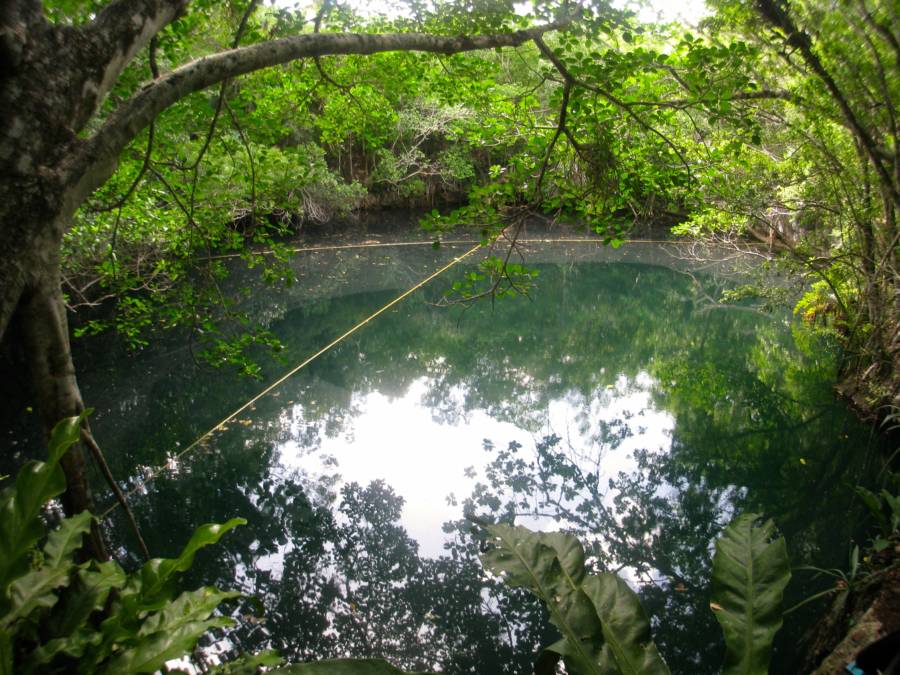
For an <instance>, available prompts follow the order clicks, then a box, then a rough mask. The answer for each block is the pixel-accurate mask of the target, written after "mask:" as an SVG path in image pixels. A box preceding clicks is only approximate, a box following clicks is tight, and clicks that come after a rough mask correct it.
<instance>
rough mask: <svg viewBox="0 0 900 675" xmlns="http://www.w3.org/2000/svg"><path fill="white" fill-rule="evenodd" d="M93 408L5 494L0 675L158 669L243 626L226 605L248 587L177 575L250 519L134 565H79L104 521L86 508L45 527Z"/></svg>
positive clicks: (240, 668)
mask: <svg viewBox="0 0 900 675" xmlns="http://www.w3.org/2000/svg"><path fill="white" fill-rule="evenodd" d="M86 415H87V413H84V414H82V415H81V416H79V417H70V418H66V419H64V420H62V421H61V422H59V424H57V425H56V427H55V428H54V429H53V433H52V437H51V439H50V442H49V457H48V459H47V461H46V462H39V461H32V462H29V463H28V464H26V465H25V466H24V467H23V468H22V469H21V471H20V472H19V474H18V477H17V479H16V482H15V484H14V485H11V486H8V487H7V488H5V489H4V490H3V492H2V493H0V675H12V673H24V674H28V673H149V672H155V671H157V670H159V669H161V668H164V667H165V665H166V663H167V662H168V661H171V660H173V659H178V658H181V657H184V656H185V655H187V654H190V653H191V652H192V651H193V650H194V648H195V647H196V645H197V641H198V640H199V639H200V637H201V636H203V635H204V634H205V633H207V632H208V631H209V630H210V629H214V628H223V627H226V626H230V625H233V624H234V620H233V619H231V618H229V617H227V616H224V615H222V614H220V613H218V612H217V609H218V608H219V606H220V605H221V604H222V603H223V602H225V601H227V600H231V599H234V598H238V597H240V596H241V593H238V592H235V591H221V590H219V589H217V588H215V587H212V586H206V587H202V588H198V589H196V590H192V591H183V592H178V588H177V577H178V575H179V574H181V573H183V572H185V571H187V570H188V569H189V568H190V567H191V564H192V563H193V560H194V556H195V554H196V553H197V551H198V550H199V549H201V548H203V547H204V546H208V545H210V544H215V543H216V542H217V541H219V539H220V538H221V537H222V536H223V535H224V534H225V533H227V532H228V531H229V530H231V529H233V528H235V527H237V526H238V525H242V524H244V523H246V521H245V520H244V519H243V518H233V519H231V520H229V521H228V522H226V523H222V524H213V523H211V524H207V525H201V526H200V527H198V528H197V530H196V531H195V532H194V534H193V536H192V537H191V539H190V540H189V541H188V543H187V545H186V546H185V547H184V549H183V550H182V551H181V553H180V554H179V555H178V556H177V557H176V558H170V559H164V558H154V559H152V560H149V561H147V562H146V563H145V564H144V565H142V566H141V567H140V568H138V569H137V570H135V571H133V572H126V571H125V570H124V569H123V568H122V567H121V566H120V565H119V564H118V563H117V562H115V561H114V560H107V561H103V562H100V561H97V560H89V561H87V562H81V563H79V562H77V559H78V558H77V556H78V554H79V551H80V549H81V545H82V539H83V537H84V535H86V534H87V533H88V532H89V530H90V528H91V526H92V524H93V522H94V520H95V519H94V516H92V515H91V514H90V513H89V512H87V511H82V512H81V513H79V514H77V515H75V516H73V517H70V518H64V519H63V520H62V521H61V523H60V525H59V527H57V528H56V529H54V530H52V531H50V532H49V534H47V533H46V532H45V529H46V528H45V526H44V523H43V520H42V515H43V511H44V510H45V508H46V507H47V505H48V502H49V501H50V500H52V499H54V498H55V497H57V496H59V495H60V494H62V492H63V491H64V490H65V487H66V481H65V476H64V475H63V471H62V469H61V468H60V466H59V463H60V460H61V459H62V457H63V455H64V454H65V453H66V451H67V450H68V449H69V448H70V447H71V446H72V444H73V443H75V442H76V441H77V440H78V438H79V432H80V429H81V424H82V422H83V420H84V418H85V417H86ZM45 534H46V538H45ZM42 539H45V540H44V542H43V544H42V545H40V546H38V544H39V542H40V541H41V540H42ZM280 663H281V658H280V657H279V656H278V655H277V653H275V652H264V653H262V654H257V655H247V656H244V657H241V658H239V659H237V660H235V661H231V662H229V663H227V664H223V665H222V666H220V667H218V668H216V669H215V670H214V672H220V673H253V672H256V670H257V667H258V666H277V665H279V664H280ZM276 672H286V673H296V674H297V675H307V674H309V675H315V674H317V673H338V674H345V675H396V674H399V673H401V671H400V670H398V669H396V668H394V667H393V666H391V665H390V664H388V663H387V662H385V661H381V660H372V661H363V660H354V659H346V660H335V661H323V662H321V663H314V664H297V665H293V666H289V667H286V668H284V669H280V670H278V671H276Z"/></svg>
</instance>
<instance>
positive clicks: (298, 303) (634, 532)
mask: <svg viewBox="0 0 900 675" xmlns="http://www.w3.org/2000/svg"><path fill="white" fill-rule="evenodd" d="M463 250H465V249H463V248H457V249H445V250H442V251H437V252H432V251H430V250H427V251H426V249H422V248H416V249H412V248H410V249H400V248H396V249H393V248H392V249H377V250H372V251H360V252H352V251H351V252H342V253H328V254H324V253H323V254H316V255H308V256H305V257H301V258H299V259H298V261H297V265H298V266H299V267H298V269H299V270H300V272H301V281H300V283H299V284H298V285H297V286H295V287H294V288H292V289H291V290H289V291H286V292H275V291H272V290H268V289H262V288H261V289H259V290H258V291H257V292H255V294H254V296H253V298H252V300H251V304H252V310H253V311H254V312H255V313H256V314H257V316H259V317H261V318H262V320H264V321H265V322H266V323H268V325H269V327H270V328H271V329H272V330H273V331H274V332H275V333H276V334H277V335H278V336H279V337H280V338H281V339H282V340H283V341H284V342H285V343H286V345H287V347H288V349H287V354H286V356H287V365H275V366H271V367H268V368H267V370H266V377H265V381H264V383H265V382H267V381H269V380H271V379H274V377H275V376H276V375H277V374H279V373H280V372H282V371H284V370H287V368H288V367H289V366H292V365H294V364H295V363H297V362H299V361H301V360H302V359H303V358H305V357H306V356H307V355H309V354H311V353H312V352H314V351H316V350H317V349H318V348H319V347H321V346H322V345H324V344H326V343H327V342H328V341H330V340H331V339H333V338H334V337H335V336H337V335H339V334H341V333H342V332H343V331H344V330H346V329H347V328H349V327H350V326H352V325H353V324H355V323H356V322H357V321H359V320H360V319H362V318H364V317H365V316H367V315H368V314H370V313H371V312H373V311H374V310H375V309H377V308H379V307H381V306H382V305H384V304H385V303H386V302H388V301H389V300H390V299H392V298H393V297H394V296H395V295H397V293H398V292H399V291H402V290H405V289H406V288H407V287H409V286H410V285H412V283H414V282H415V281H416V280H418V279H419V278H421V277H423V276H425V274H426V273H427V272H429V271H431V270H433V269H435V268H437V267H438V266H439V264H441V263H442V262H443V261H446V260H448V259H449V258H450V257H452V255H454V254H458V253H459V252H461V251H463ZM533 256H534V257H533V258H532V259H531V261H530V262H532V263H533V264H536V265H537V266H538V268H539V269H540V276H539V278H538V285H539V287H538V289H537V290H536V292H534V293H533V295H532V297H531V299H530V300H528V299H518V300H511V301H502V302H498V303H497V304H496V305H495V306H494V307H492V306H491V305H490V303H481V304H479V305H476V306H474V307H471V308H470V309H468V310H467V311H461V310H460V309H459V308H456V309H453V310H442V309H436V308H435V307H433V306H432V305H430V304H429V301H434V300H436V299H437V298H439V297H440V293H441V291H442V290H443V289H445V288H446V287H447V286H448V285H449V283H450V281H452V278H453V274H451V275H450V276H449V277H447V278H446V279H441V280H438V281H437V282H434V283H433V284H432V285H431V286H429V287H427V288H426V289H425V290H424V291H422V292H419V293H418V294H417V295H415V296H413V297H412V298H410V299H408V300H407V301H405V302H404V303H403V304H402V305H400V306H399V307H398V308H397V309H394V310H392V311H390V312H388V313H386V314H385V315H383V316H381V317H380V318H379V319H377V320H376V321H375V322H373V323H372V324H371V325H368V326H367V327H365V328H364V329H363V330H361V331H360V332H359V333H357V334H355V335H354V336H353V337H351V338H350V339H348V340H346V341H345V342H343V343H341V344H340V345H339V347H337V348H335V349H334V350H332V351H330V352H328V353H327V354H325V355H324V356H323V357H322V358H320V359H319V360H317V361H315V362H314V363H313V364H312V365H310V366H309V367H308V368H307V369H306V370H304V371H303V372H302V373H300V374H299V375H297V376H296V377H294V378H293V379H291V380H290V381H288V382H287V383H285V384H284V385H283V386H282V387H281V388H280V389H279V390H278V391H277V393H276V394H275V395H273V396H269V397H267V398H265V399H263V400H261V401H260V402H259V403H258V404H257V405H256V407H255V409H254V410H253V411H250V412H247V413H245V414H242V415H241V416H240V418H239V419H238V420H237V421H236V422H232V423H231V424H229V425H228V429H227V430H225V431H222V432H219V433H217V434H216V435H215V437H214V439H213V440H212V441H210V442H209V443H207V444H205V445H204V446H203V447H202V448H199V449H198V450H196V451H195V452H192V453H190V454H189V455H187V456H186V457H184V458H183V459H182V460H179V461H173V460H171V458H172V456H173V455H174V454H175V453H177V452H178V448H179V447H185V446H186V445H187V444H188V443H190V442H191V441H192V440H194V438H196V437H197V436H198V435H200V434H201V433H202V432H204V431H206V429H207V428H209V427H210V426H212V425H213V424H215V423H216V422H217V421H218V420H220V419H221V418H222V417H224V416H225V415H226V414H227V413H228V412H230V411H232V410H234V409H235V408H236V407H238V406H239V405H240V404H241V403H243V402H244V401H245V400H246V399H247V398H249V397H250V396H252V395H253V394H254V393H255V392H256V391H258V390H259V389H261V388H262V386H263V384H264V383H263V384H260V383H256V382H253V381H249V380H246V379H240V378H238V377H237V376H234V375H231V374H229V373H225V372H215V371H213V372H210V371H209V370H204V369H201V368H198V367H196V366H195V365H194V363H193V361H192V360H191V357H190V352H189V350H188V349H187V348H186V347H185V346H184V343H183V342H182V341H181V340H176V339H174V338H173V339H171V341H170V342H171V343H170V344H169V343H167V342H165V341H164V342H161V343H160V344H159V345H158V346H157V347H155V348H154V349H153V350H148V351H146V352H143V353H141V354H139V355H136V356H135V355H126V354H124V353H123V352H121V351H120V350H119V349H118V348H116V347H115V346H114V345H112V344H110V346H109V348H104V349H98V348H97V345H98V344H99V343H94V346H93V347H92V348H91V349H90V351H89V352H85V353H81V354H79V355H78V359H79V360H78V363H79V366H80V368H81V373H82V375H81V382H82V388H83V390H84V394H85V399H86V401H87V402H88V404H89V405H91V406H94V407H95V408H96V409H97V411H96V413H95V414H94V417H93V424H94V428H95V432H96V434H97V435H98V437H99V438H100V442H101V444H102V445H103V446H104V447H105V448H106V449H107V452H108V453H109V455H110V458H111V461H112V464H113V471H114V472H115V474H116V475H117V476H119V477H121V478H123V482H126V483H127V485H128V487H135V486H138V485H140V484H141V483H142V482H143V477H144V476H145V475H146V472H147V471H148V470H150V469H151V468H153V467H158V466H161V465H165V464H166V463H167V462H168V463H169V465H170V469H169V470H168V471H167V472H166V473H165V474H164V475H163V476H162V477H160V478H157V479H156V480H153V481H150V482H148V483H146V484H145V485H144V486H143V489H142V490H141V493H140V494H139V496H137V497H136V499H135V511H136V513H137V516H138V519H139V521H140V524H141V527H142V529H143V532H144V536H145V538H146V540H147V543H148V545H149V547H150V549H151V551H152V552H153V553H154V554H155V555H173V554H175V553H176V552H177V551H178V549H179V547H180V545H181V544H183V543H184V542H185V541H186V540H187V538H188V537H189V535H190V532H191V531H192V530H193V528H194V527H196V526H197V525H199V524H202V523H205V522H210V521H224V520H226V519H228V518H232V517H235V516H242V517H244V518H246V519H247V520H248V521H249V522H248V524H247V525H246V526H245V527H242V528H239V529H238V530H237V531H236V532H235V533H233V534H231V535H229V536H228V537H226V539H225V540H224V544H223V545H220V546H218V547H216V548H215V549H214V550H208V551H204V552H203V554H202V555H200V556H198V558H197V562H196V564H195V566H194V569H193V570H192V572H191V573H190V578H189V579H188V580H187V581H188V583H191V584H200V583H204V584H216V585H218V586H220V587H225V588H239V589H240V590H242V591H244V592H246V593H248V594H252V595H255V596H257V597H258V598H259V600H260V601H261V603H262V605H263V607H264V608H265V619H264V620H263V621H261V622H256V621H254V622H250V621H243V622H242V623H241V625H240V627H239V628H238V629H237V630H235V631H234V632H232V633H230V634H229V635H227V636H224V637H225V639H224V640H220V641H219V643H218V648H219V649H224V650H230V649H231V650H259V649H263V648H268V647H274V648H276V649H278V650H280V651H281V652H282V653H283V654H284V655H285V656H287V657H289V658H291V659H312V658H321V657H327V656H334V655H355V656H383V657H386V658H388V659H390V660H392V661H393V662H394V663H396V664H397V665H400V666H404V667H408V668H423V669H424V668H426V667H427V668H439V669H443V670H445V671H447V672H453V673H464V672H475V673H527V672H530V670H529V669H530V663H531V661H532V658H533V655H534V653H535V652H536V650H537V649H538V647H539V646H540V645H544V644H548V643H549V642H551V641H553V640H555V639H556V638H555V636H554V634H553V630H552V629H551V628H549V627H548V626H547V624H546V623H545V620H544V616H543V613H542V611H541V609H540V608H539V607H538V606H537V604H536V603H535V602H533V601H532V600H531V599H530V598H529V597H528V596H526V595H523V594H521V593H511V592H508V591H506V590H505V589H504V588H503V587H502V586H499V585H497V584H495V583H493V582H490V581H489V580H486V579H485V578H484V577H483V575H482V572H481V567H480V565H479V563H478V561H477V552H478V544H477V542H476V541H475V539H474V538H473V536H472V533H471V532H470V529H469V527H468V525H467V524H466V522H465V521H464V520H463V514H464V512H465V511H467V510H468V511H472V512H476V513H478V514H479V515H482V516H487V517H492V518H497V517H512V516H516V518H517V522H520V523H523V524H526V525H537V526H540V527H543V528H566V529H569V530H572V531H575V532H577V533H578V534H579V535H581V536H582V540H583V541H585V542H587V543H588V544H589V545H590V549H591V551H592V554H593V560H594V562H595V564H596V565H597V566H598V567H605V568H611V569H619V568H621V573H622V574H623V575H624V576H625V577H626V578H627V579H628V580H629V581H631V582H632V583H633V584H634V585H635V587H636V588H638V589H639V590H640V593H641V597H642V600H643V603H644V606H645V608H646V610H647V612H648V613H649V614H650V615H651V616H652V617H653V626H654V635H655V638H656V641H657V643H658V644H659V646H660V649H661V651H662V653H663V654H664V656H665V657H666V659H667V660H668V662H669V664H670V666H671V669H672V671H673V672H674V673H713V672H717V671H718V668H719V665H720V663H721V657H722V646H721V640H720V637H719V636H720V631H719V629H718V626H717V624H716V623H715V620H714V619H713V617H712V614H711V612H710V611H709V610H708V604H709V598H708V586H707V580H708V578H709V571H710V559H711V546H712V542H713V540H714V539H715V537H716V536H717V534H718V533H719V532H720V531H721V529H722V527H723V526H724V525H725V524H726V523H727V522H728V521H729V520H730V518H731V517H732V515H733V514H735V513H737V512H743V511H749V510H752V511H756V512H760V513H764V514H766V515H768V516H770V517H772V518H774V519H775V521H776V523H777V524H778V526H779V528H780V529H781V531H782V532H783V533H784V534H785V535H786V537H787V540H788V545H789V549H790V552H791V556H792V562H793V564H795V565H802V564H815V565H818V566H821V567H832V566H846V562H845V561H846V557H847V551H848V546H849V542H850V540H851V539H852V537H853V536H854V535H855V534H856V532H855V531H854V525H853V522H852V521H853V520H856V518H855V517H853V515H852V514H854V513H857V511H855V509H856V507H855V506H854V505H853V503H852V485H853V484H855V483H857V482H867V481H868V480H869V478H868V469H867V467H866V461H867V458H868V457H870V455H871V452H872V451H870V450H869V449H868V446H869V433H868V431H867V430H865V429H864V428H862V426H861V425H859V424H858V423H857V422H856V420H855V418H854V417H853V416H852V415H851V414H850V413H849V412H848V411H847V410H846V409H845V408H844V407H843V406H842V405H840V404H839V403H836V402H835V401H834V399H833V397H832V395H831V391H830V379H831V378H832V377H833V372H832V368H833V366H832V362H831V359H830V358H829V357H827V356H826V355H824V354H823V353H821V352H820V351H816V350H813V349H812V348H811V347H810V346H809V344H808V341H807V339H806V338H805V337H804V336H803V333H802V331H798V330H797V327H796V326H794V325H792V323H791V321H790V317H789V316H788V315H787V314H786V313H785V314H784V315H781V314H778V315H771V314H762V313H759V312H756V311H753V310H750V309H748V308H724V307H721V306H719V305H717V304H715V303H714V302H713V299H714V298H716V297H718V294H719V292H720V290H721V288H722V287H723V286H725V285H727V284H728V283H731V282H730V281H729V280H728V279H727V278H724V277H722V270H721V269H720V268H719V267H718V266H714V267H713V268H710V269H706V270H697V269H694V270H693V272H692V274H686V273H685V271H679V270H678V269H672V268H673V267H676V268H680V269H681V270H690V266H689V264H687V263H681V262H678V261H676V260H673V259H671V258H670V257H669V256H668V255H667V254H666V253H665V252H663V251H662V250H661V249H657V248H651V247H643V248H641V247H639V246H637V245H635V246H632V247H628V248H627V250H621V251H618V252H614V251H610V250H604V249H595V248H593V247H590V248H589V249H588V247H583V246H582V247H573V248H567V247H564V246H559V245H554V246H547V247H544V248H543V249H541V250H539V251H535V252H534V254H533ZM125 477H127V478H125ZM107 499H108V497H107ZM116 518H118V516H116V517H114V518H113V523H114V529H113V536H114V537H115V538H116V540H117V541H118V542H119V546H120V547H121V551H122V552H123V553H125V554H127V555H133V553H132V551H133V547H132V545H131V542H130V540H129V538H128V535H127V532H126V531H125V530H124V528H122V527H121V523H119V522H118V521H117V520H116ZM827 584H828V581H827V580H822V579H818V580H814V579H811V578H810V575H809V574H804V573H802V572H798V573H796V574H795V578H794V580H793V581H792V583H791V587H790V593H789V598H788V599H787V603H788V604H792V603H793V602H795V601H796V600H797V599H799V598H802V597H805V596H806V595H809V594H811V593H813V592H814V591H816V590H820V589H821V588H823V587H824V586H826V585H827ZM252 611H254V610H253V608H252V606H251V605H250V604H249V603H247V604H246V605H244V606H242V607H239V608H237V609H235V613H236V614H240V615H246V614H249V613H251V612H252ZM809 619H810V616H809V614H807V615H803V614H802V613H801V612H798V613H797V614H793V615H791V616H790V617H789V618H788V620H787V621H786V625H785V629H784V631H783V633H782V635H781V638H780V641H779V645H778V654H777V656H776V660H777V662H778V664H777V666H776V668H775V671H776V672H784V673H791V672H795V671H794V670H792V668H793V667H794V666H792V661H791V657H792V656H793V655H794V654H795V653H796V651H797V648H796V644H797V641H798V640H799V639H800V636H801V635H802V633H803V631H804V630H805V629H806V627H807V626H808V623H809Z"/></svg>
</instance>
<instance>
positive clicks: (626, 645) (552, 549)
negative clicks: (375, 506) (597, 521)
mask: <svg viewBox="0 0 900 675" xmlns="http://www.w3.org/2000/svg"><path fill="white" fill-rule="evenodd" d="M759 520H760V517H759V516H758V515H756V514H752V513H748V514H744V515H741V516H738V517H737V518H735V519H734V520H733V521H732V522H731V524H730V525H729V526H728V527H726V528H725V530H724V532H723V533H722V536H721V537H720V538H719V540H718V541H717V542H716V555H715V557H714V558H713V578H712V582H713V594H712V602H711V603H710V607H711V609H712V610H713V612H714V613H715V616H716V619H717V620H718V621H719V623H720V624H721V626H722V630H723V633H724V635H725V647H726V655H725V663H724V667H723V673H725V674H726V675H737V674H746V675H750V674H761V673H766V672H768V666H769V659H770V656H771V650H772V641H773V639H774V637H775V634H776V633H777V632H778V630H779V628H780V627H781V623H782V619H781V616H782V610H781V600H782V594H783V592H784V588H785V586H786V585H787V583H788V581H789V579H790V576H791V573H790V566H789V563H788V555H787V548H786V546H785V541H784V538H783V537H776V536H775V526H774V524H773V523H772V521H766V522H763V523H760V522H759ZM483 525H484V528H485V530H486V531H487V533H488V535H490V540H489V541H490V543H491V545H492V546H491V548H490V549H489V550H488V551H487V552H485V553H484V554H483V555H482V556H481V559H482V562H483V564H484V566H485V567H486V568H487V569H488V570H489V571H490V572H492V573H493V574H496V575H499V576H500V577H501V578H502V579H503V580H504V581H505V583H506V584H508V585H509V586H512V587H523V588H526V589H528V590H529V591H531V592H532V593H533V594H534V595H536V596H537V597H538V598H539V599H540V600H541V601H542V602H543V603H544V605H545V606H546V608H547V610H548V611H549V613H550V621H551V622H552V623H553V624H554V625H555V626H556V627H557V628H558V629H559V631H560V632H561V633H562V639H560V640H559V641H557V642H555V643H553V644H552V645H550V646H548V647H546V648H545V649H544V650H543V651H542V652H541V654H540V656H539V657H538V660H537V662H536V667H535V672H536V673H537V675H545V674H548V673H554V672H556V670H555V669H556V666H557V663H558V661H559V660H560V659H562V661H563V663H564V664H565V666H566V671H567V672H568V673H570V674H571V675H582V674H591V675H601V674H603V673H623V674H634V675H637V674H641V675H647V674H654V673H659V674H662V673H669V668H668V666H667V665H666V663H665V661H664V660H663V658H662V656H661V655H660V653H659V651H658V650H657V648H656V645H655V644H654V642H653V640H652V637H651V634H650V622H649V621H648V619H647V616H646V614H645V613H644V610H643V608H642V607H641V604H640V601H639V599H638V596H637V594H636V593H635V592H634V591H633V590H631V588H630V587H629V586H628V584H627V583H626V582H625V581H624V580H623V579H622V578H621V577H619V576H618V575H616V574H613V573H611V572H603V573H600V574H592V573H590V572H589V571H588V568H587V566H586V563H585V556H584V549H583V548H582V546H581V543H580V542H579V541H578V539H577V538H576V537H574V536H572V535H569V534H565V533H562V532H549V533H546V532H532V531H531V530H528V529H527V528H525V527H521V526H519V527H516V526H511V525H506V524H487V523H484V524H483Z"/></svg>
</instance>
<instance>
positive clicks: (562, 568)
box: [481, 524, 603, 675]
mask: <svg viewBox="0 0 900 675" xmlns="http://www.w3.org/2000/svg"><path fill="white" fill-rule="evenodd" d="M486 529H487V531H488V533H489V534H490V535H492V536H493V537H494V541H493V543H494V547H493V548H492V549H490V550H488V551H487V552H486V553H484V554H482V556H481V561H482V563H483V564H484V566H485V567H487V568H488V569H489V570H491V572H493V573H494V574H497V575H498V576H501V577H502V578H503V580H504V582H505V583H506V584H508V585H509V586H513V587H525V588H527V589H528V590H530V591H531V592H532V593H534V594H535V595H536V596H537V597H538V598H540V600H541V601H542V602H543V603H544V605H545V606H546V607H547V610H548V611H549V612H550V620H551V621H552V622H553V624H554V625H555V626H556V627H557V628H559V630H560V632H561V633H562V634H563V637H564V638H565V642H563V643H557V649H555V650H554V651H557V653H559V654H560V655H562V656H563V657H564V658H565V661H566V666H567V668H568V670H569V671H570V672H571V673H573V674H574V673H579V674H581V673H586V674H591V675H601V673H602V672H603V671H602V670H601V669H600V667H599V665H598V664H597V662H596V658H595V657H596V654H597V650H598V649H599V647H600V642H601V641H602V629H601V626H600V620H599V619H598V617H597V613H596V611H595V610H594V606H593V604H591V601H590V599H589V598H588V597H587V595H585V593H584V591H583V590H582V589H581V583H582V582H583V580H584V578H585V574H586V573H585V569H584V550H583V549H582V548H581V544H580V543H579V542H578V539H576V538H575V537H573V536H571V535H565V534H559V533H554V534H543V533H539V532H531V531H530V530H528V529H526V528H524V527H513V526H511V525H503V524H496V525H487V526H486Z"/></svg>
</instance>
